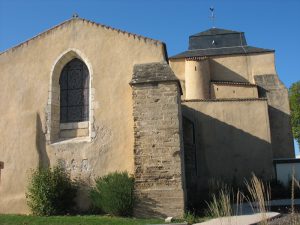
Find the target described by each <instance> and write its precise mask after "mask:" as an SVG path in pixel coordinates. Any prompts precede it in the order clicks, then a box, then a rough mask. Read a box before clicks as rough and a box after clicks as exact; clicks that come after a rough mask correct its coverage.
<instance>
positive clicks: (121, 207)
mask: <svg viewBox="0 0 300 225" xmlns="http://www.w3.org/2000/svg"><path fill="white" fill-rule="evenodd" d="M133 184H134V179H133V177H130V176H129V175H128V173H127V172H122V173H119V172H115V173H110V174H108V175H106V176H104V177H99V178H97V179H96V186H95V187H94V188H93V189H92V190H91V193H90V197H91V200H92V203H93V206H94V207H95V208H96V209H98V210H100V211H103V212H105V213H109V214H111V215H115V216H131V215H132V210H133Z"/></svg>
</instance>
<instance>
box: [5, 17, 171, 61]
mask: <svg viewBox="0 0 300 225" xmlns="http://www.w3.org/2000/svg"><path fill="white" fill-rule="evenodd" d="M76 20H81V21H83V22H86V23H89V24H92V25H95V26H100V27H103V28H106V29H109V30H112V31H116V32H118V33H123V34H126V35H128V36H129V37H133V38H137V39H143V40H148V41H151V42H153V43H154V44H157V45H158V44H162V45H165V43H164V42H162V41H159V40H155V39H152V38H149V37H144V36H142V35H139V34H135V33H131V32H128V31H124V30H120V29H117V28H113V27H110V26H107V25H104V24H101V23H96V22H94V21H91V20H88V19H84V18H80V17H76V18H71V19H68V20H65V21H63V22H61V23H59V24H57V25H55V26H53V27H51V28H49V29H47V30H45V31H42V32H40V33H38V34H37V35H35V36H33V37H31V38H29V39H27V40H25V41H23V42H21V43H19V44H17V45H14V46H12V47H10V48H8V49H6V50H4V51H2V52H0V55H2V54H4V53H7V52H11V51H14V50H15V49H17V48H19V47H21V46H23V45H25V44H28V43H29V42H31V41H33V40H35V39H37V38H39V37H42V36H44V35H46V34H48V33H49V32H51V31H53V30H55V29H57V28H59V27H61V26H63V25H65V24H67V23H70V22H72V21H76Z"/></svg>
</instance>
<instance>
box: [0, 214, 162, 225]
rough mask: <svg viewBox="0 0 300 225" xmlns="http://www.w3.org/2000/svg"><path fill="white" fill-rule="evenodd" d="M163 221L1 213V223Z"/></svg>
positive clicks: (86, 224)
mask: <svg viewBox="0 0 300 225" xmlns="http://www.w3.org/2000/svg"><path fill="white" fill-rule="evenodd" d="M155 223H156V224H158V223H163V220H159V219H134V218H120V217H110V216H49V217H42V216H24V215H0V225H98V224H100V225H102V224H105V225H119V224H120V225H143V224H155Z"/></svg>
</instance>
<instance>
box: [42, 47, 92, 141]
mask: <svg viewBox="0 0 300 225" xmlns="http://www.w3.org/2000/svg"><path fill="white" fill-rule="evenodd" d="M74 58H79V59H81V60H82V61H83V62H84V63H85V64H86V66H87V68H88V70H89V75H90V81H89V82H90V84H89V87H90V92H89V121H86V122H85V123H82V122H79V123H70V124H69V123H68V124H60V118H59V117H60V88H59V77H60V75H61V71H62V69H63V67H64V66H65V65H66V64H67V63H68V62H70V61H71V60H72V59H74ZM92 80H93V69H92V67H91V63H90V62H89V60H88V59H87V57H85V55H84V54H83V53H82V52H80V51H79V50H78V49H74V48H71V49H68V50H66V51H64V52H63V53H62V54H60V56H59V57H58V58H57V59H56V61H55V63H54V64H53V66H52V69H51V72H50V85H49V91H48V102H47V107H46V140H47V143H48V144H59V143H65V142H66V139H61V138H60V137H59V132H60V129H61V128H62V127H63V128H67V129H74V128H75V129H76V128H79V127H81V126H84V127H88V129H89V132H88V133H89V134H88V136H87V137H78V138H71V139H69V140H67V142H69V141H72V142H73V141H74V142H81V141H84V142H86V141H91V140H92V139H93V138H94V137H95V130H94V124H93V123H94V93H95V89H94V88H93V86H92V84H93V82H92Z"/></svg>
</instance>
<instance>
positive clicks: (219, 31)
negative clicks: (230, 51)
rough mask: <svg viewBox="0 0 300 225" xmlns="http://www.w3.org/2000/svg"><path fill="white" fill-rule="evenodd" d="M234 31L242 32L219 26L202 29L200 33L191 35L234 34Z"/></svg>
mask: <svg viewBox="0 0 300 225" xmlns="http://www.w3.org/2000/svg"><path fill="white" fill-rule="evenodd" d="M235 33H244V32H240V31H234V30H225V29H221V28H211V29H208V30H205V31H202V32H200V33H197V34H193V35H191V36H204V35H216V34H218V35H219V34H235Z"/></svg>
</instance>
